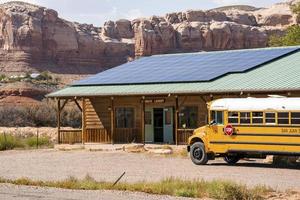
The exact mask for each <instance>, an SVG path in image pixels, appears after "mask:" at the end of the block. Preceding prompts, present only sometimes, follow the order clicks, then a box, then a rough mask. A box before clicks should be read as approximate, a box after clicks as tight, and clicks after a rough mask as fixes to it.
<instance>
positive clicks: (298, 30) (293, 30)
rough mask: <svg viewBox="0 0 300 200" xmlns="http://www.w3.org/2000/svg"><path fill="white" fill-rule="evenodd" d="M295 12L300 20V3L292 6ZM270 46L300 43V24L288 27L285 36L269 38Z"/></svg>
mask: <svg viewBox="0 0 300 200" xmlns="http://www.w3.org/2000/svg"><path fill="white" fill-rule="evenodd" d="M291 9H292V11H293V13H295V14H297V21H298V22H299V21H300V3H297V4H295V5H293V6H291ZM269 45H270V46H294V45H300V25H299V24H296V25H292V26H290V27H289V28H287V30H286V33H285V35H284V36H281V37H279V36H275V35H273V36H271V37H270V40H269Z"/></svg>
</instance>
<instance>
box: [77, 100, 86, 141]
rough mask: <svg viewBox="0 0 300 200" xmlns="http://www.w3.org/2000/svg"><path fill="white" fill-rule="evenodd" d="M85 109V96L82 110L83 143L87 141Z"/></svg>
mask: <svg viewBox="0 0 300 200" xmlns="http://www.w3.org/2000/svg"><path fill="white" fill-rule="evenodd" d="M75 101H76V100H75ZM75 103H76V102H75ZM77 103H78V102H77ZM78 106H79V105H78ZM85 110H86V101H85V98H83V99H82V110H81V142H82V144H84V143H85V141H86V126H85V124H86V117H85Z"/></svg>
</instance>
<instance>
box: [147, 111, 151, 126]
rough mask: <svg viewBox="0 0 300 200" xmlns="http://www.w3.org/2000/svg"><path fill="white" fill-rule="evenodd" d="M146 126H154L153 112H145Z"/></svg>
mask: <svg viewBox="0 0 300 200" xmlns="http://www.w3.org/2000/svg"><path fill="white" fill-rule="evenodd" d="M145 124H146V125H151V124H152V112H151V111H146V112H145Z"/></svg>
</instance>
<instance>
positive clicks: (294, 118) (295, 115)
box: [291, 112, 300, 124]
mask: <svg viewBox="0 0 300 200" xmlns="http://www.w3.org/2000/svg"><path fill="white" fill-rule="evenodd" d="M291 122H292V124H300V112H292V113H291Z"/></svg>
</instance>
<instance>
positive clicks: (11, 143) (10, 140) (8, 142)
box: [0, 133, 25, 151]
mask: <svg viewBox="0 0 300 200" xmlns="http://www.w3.org/2000/svg"><path fill="white" fill-rule="evenodd" d="M24 147H25V145H24V144H23V143H22V141H21V140H20V139H19V138H16V137H14V136H12V135H8V134H5V133H3V134H1V135H0V150H1V151H3V150H10V149H14V148H24Z"/></svg>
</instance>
